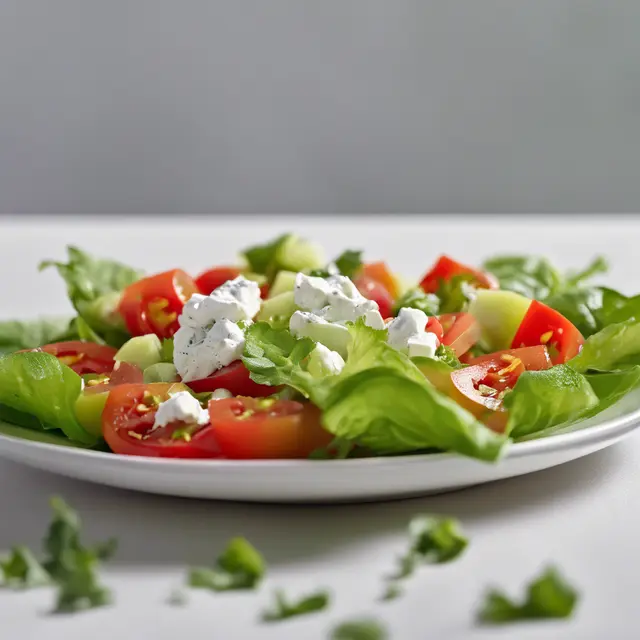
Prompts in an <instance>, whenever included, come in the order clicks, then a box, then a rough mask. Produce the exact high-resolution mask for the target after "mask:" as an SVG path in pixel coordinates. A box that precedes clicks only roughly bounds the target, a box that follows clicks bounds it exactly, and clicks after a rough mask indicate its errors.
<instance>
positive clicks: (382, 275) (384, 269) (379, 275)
mask: <svg viewBox="0 0 640 640" xmlns="http://www.w3.org/2000/svg"><path fill="white" fill-rule="evenodd" d="M360 275H363V276H366V277H367V278H371V279H372V280H376V281H377V282H379V283H380V284H381V285H382V286H383V287H384V288H385V289H386V290H387V291H388V292H389V295H390V296H391V297H392V298H393V299H394V300H395V299H396V298H397V297H398V295H399V294H400V292H399V291H398V281H397V280H396V277H395V276H394V275H393V273H392V272H391V269H389V267H388V265H387V263H386V262H369V263H368V264H365V265H363V267H362V270H361V271H360Z"/></svg>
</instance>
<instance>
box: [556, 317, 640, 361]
mask: <svg viewBox="0 0 640 640" xmlns="http://www.w3.org/2000/svg"><path fill="white" fill-rule="evenodd" d="M568 364H569V366H571V367H572V368H573V369H575V370H576V371H579V372H580V373H584V372H586V371H588V370H596V371H611V370H613V369H617V368H620V366H621V365H625V364H640V321H637V320H635V318H633V319H630V320H626V321H625V322H620V323H617V324H612V325H609V326H608V327H605V328H604V329H602V331H599V332H598V333H596V334H595V335H593V336H591V337H590V338H588V339H587V340H586V341H585V343H584V345H583V347H582V351H581V352H580V353H579V354H578V355H577V356H576V357H575V358H573V359H572V360H570V361H569V363H568Z"/></svg>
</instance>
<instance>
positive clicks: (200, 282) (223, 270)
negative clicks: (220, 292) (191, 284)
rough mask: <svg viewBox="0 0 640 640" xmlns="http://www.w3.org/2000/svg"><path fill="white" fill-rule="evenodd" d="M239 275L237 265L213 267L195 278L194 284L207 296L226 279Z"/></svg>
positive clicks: (232, 278)
mask: <svg viewBox="0 0 640 640" xmlns="http://www.w3.org/2000/svg"><path fill="white" fill-rule="evenodd" d="M239 275H240V269H239V268H238V267H214V268H213V269H209V270H208V271H205V272H204V273H201V274H200V275H199V276H198V277H197V278H196V285H197V286H198V289H200V293H204V295H206V296H208V295H209V294H210V293H211V292H212V291H214V290H215V289H217V288H218V287H220V286H222V285H223V284H224V283H225V282H227V281H228V280H234V279H235V278H237V277H238V276H239Z"/></svg>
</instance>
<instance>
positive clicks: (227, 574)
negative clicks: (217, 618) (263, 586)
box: [187, 538, 265, 591]
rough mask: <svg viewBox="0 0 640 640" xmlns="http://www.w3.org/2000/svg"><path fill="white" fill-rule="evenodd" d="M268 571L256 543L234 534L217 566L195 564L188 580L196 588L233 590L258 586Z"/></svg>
mask: <svg viewBox="0 0 640 640" xmlns="http://www.w3.org/2000/svg"><path fill="white" fill-rule="evenodd" d="M264 573H265V563H264V560H263V558H262V556H261V555H260V553H259V552H258V551H257V549H256V548H255V547H253V546H252V545H251V544H250V543H249V542H248V541H247V540H245V539H244V538H233V539H232V540H230V541H229V543H228V545H227V548H226V549H225V550H224V551H223V552H222V554H221V555H220V557H219V558H218V559H217V561H216V566H215V568H213V569H210V568H208V567H198V568H193V569H191V570H190V571H189V575H188V577H187V583H188V585H189V586H190V587H193V588H196V589H210V590H211V591H230V590H234V589H255V587H257V586H258V584H259V582H260V580H261V579H262V577H263V576H264Z"/></svg>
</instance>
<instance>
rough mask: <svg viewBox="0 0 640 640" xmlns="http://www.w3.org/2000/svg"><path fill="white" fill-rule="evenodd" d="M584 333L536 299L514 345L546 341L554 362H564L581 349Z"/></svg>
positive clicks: (521, 325) (535, 343)
mask: <svg viewBox="0 0 640 640" xmlns="http://www.w3.org/2000/svg"><path fill="white" fill-rule="evenodd" d="M583 343H584V338H583V337H582V334H581V333H580V332H579V331H578V330H577V329H576V328H575V327H574V326H573V324H571V322H569V320H567V319H566V318H565V317H564V316H563V315H562V314H561V313H558V312H557V311H556V310H555V309H552V308H551V307H548V306H547V305H546V304H542V302H538V301H537V300H534V301H533V302H532V303H531V304H530V305H529V309H528V311H527V313H526V314H525V316H524V318H523V320H522V323H521V324H520V327H519V328H518V331H517V332H516V335H515V337H514V338H513V342H512V343H511V346H512V347H516V348H518V347H528V346H534V345H540V344H544V345H546V346H547V349H548V350H549V355H550V356H551V362H552V363H553V364H562V363H563V362H567V360H571V358H573V357H574V356H577V355H578V353H580V350H581V349H582V345H583Z"/></svg>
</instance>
